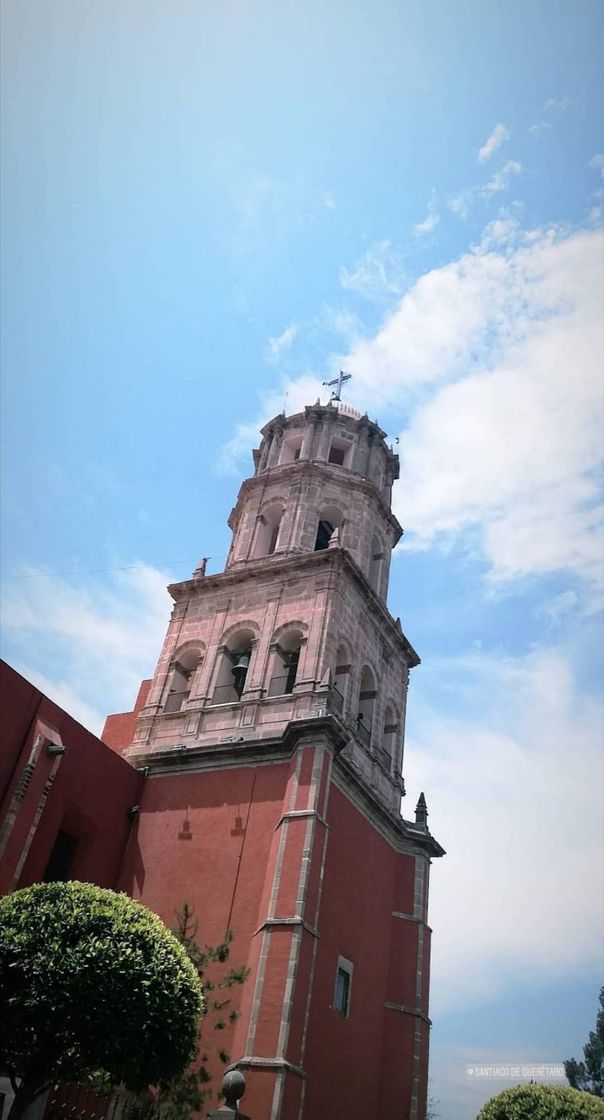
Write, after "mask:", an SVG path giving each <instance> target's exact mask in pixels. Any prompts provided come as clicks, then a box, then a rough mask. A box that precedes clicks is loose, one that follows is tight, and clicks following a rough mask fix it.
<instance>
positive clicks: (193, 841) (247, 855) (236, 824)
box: [119, 764, 288, 1120]
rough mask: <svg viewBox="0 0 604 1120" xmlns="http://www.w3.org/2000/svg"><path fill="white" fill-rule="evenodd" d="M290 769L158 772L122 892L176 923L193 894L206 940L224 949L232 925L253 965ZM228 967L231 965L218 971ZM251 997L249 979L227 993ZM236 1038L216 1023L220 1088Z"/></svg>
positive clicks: (234, 955) (239, 956)
mask: <svg viewBox="0 0 604 1120" xmlns="http://www.w3.org/2000/svg"><path fill="white" fill-rule="evenodd" d="M287 774H288V766H287V764H283V765H279V764H276V765H267V766H258V767H254V768H252V767H241V768H237V769H233V770H222V771H214V772H209V773H207V772H206V773H198V774H195V773H187V774H181V775H174V776H168V775H166V776H163V777H162V776H160V777H149V778H148V779H147V781H146V783H145V787H144V791H143V794H142V797H141V814H140V817H139V818H138V820H137V822H136V826H135V832H134V834H133V837H132V841H131V843H130V845H129V847H128V851H127V853H126V858H125V860H124V865H123V870H122V874H121V876H120V880H119V886H120V889H122V890H125V891H127V892H128V893H129V894H132V895H133V897H134V898H140V899H141V901H142V902H144V903H145V905H146V906H149V907H150V908H151V909H152V910H155V911H156V913H158V914H159V915H160V917H162V918H163V920H164V921H165V922H166V923H167V925H169V926H171V927H173V926H174V925H175V912H176V911H177V910H179V909H181V908H182V905H183V902H184V901H185V900H186V901H187V902H189V903H190V904H192V905H193V906H194V909H195V916H196V918H197V919H198V921H199V931H198V934H197V940H198V942H199V943H200V944H210V945H215V944H217V943H218V942H219V941H220V940H221V939H222V937H223V935H224V933H225V931H226V930H227V929H231V930H232V932H233V944H232V946H231V954H230V963H231V964H233V965H235V966H239V965H246V964H247V961H248V956H249V953H250V944H251V942H252V939H253V935H254V932H255V930H256V927H257V924H258V915H259V912H260V898H261V895H262V891H263V887H264V882H265V876H266V867H267V861H268V858H269V851H270V848H271V842H272V838H273V833H274V830H275V826H276V824H277V822H278V820H279V817H280V814H281V810H282V802H283V796H284V791H285V784H286V780H287ZM222 972H224V966H223V967H222V968H219V969H218V975H220V974H221V973H222ZM210 975H211V973H210ZM250 983H251V981H248V982H247V983H246V985H245V993H246V994H249V986H250ZM242 994H244V989H242V987H241V986H240V985H235V986H234V987H233V988H232V989H231V991H230V992H227V996H230V998H231V1001H232V1002H231V1005H230V1006H229V1008H228V1011H230V1010H231V1009H237V1008H238V1007H239V1005H240V1002H241V997H242ZM232 1043H233V1027H232V1026H231V1025H230V1024H229V1025H228V1026H227V1029H226V1030H224V1031H220V1032H217V1031H209V1030H208V1029H207V1028H206V1033H205V1034H204V1036H203V1048H204V1051H206V1052H207V1053H208V1056H209V1058H210V1061H209V1063H208V1064H209V1068H210V1069H211V1070H213V1072H214V1077H213V1083H212V1087H213V1088H214V1089H216V1088H218V1087H219V1086H220V1080H221V1076H222V1074H221V1072H220V1071H223V1066H222V1065H220V1063H219V1062H218V1061H217V1060H216V1059H215V1053H216V1050H217V1049H218V1048H224V1049H225V1050H226V1051H227V1052H228V1053H229V1054H232ZM254 1120H256V1117H255V1118H254ZM258 1120H260V1118H258Z"/></svg>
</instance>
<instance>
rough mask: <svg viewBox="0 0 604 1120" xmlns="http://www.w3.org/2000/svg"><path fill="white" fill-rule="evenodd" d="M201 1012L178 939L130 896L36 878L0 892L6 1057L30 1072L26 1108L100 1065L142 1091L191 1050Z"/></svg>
mask: <svg viewBox="0 0 604 1120" xmlns="http://www.w3.org/2000/svg"><path fill="white" fill-rule="evenodd" d="M201 1012H202V996H201V986H200V983H199V979H198V976H197V973H196V970H195V968H194V967H193V965H192V964H191V961H190V960H189V959H188V957H187V954H186V952H185V950H184V949H183V947H182V945H180V944H179V943H178V941H177V940H176V938H175V937H174V936H173V934H172V933H170V931H169V930H168V929H167V928H166V926H165V925H164V924H163V922H162V921H161V919H160V918H158V916H157V915H156V914H153V913H152V912H151V911H150V910H148V909H147V908H146V907H145V906H142V905H141V904H140V903H138V902H134V901H133V899H131V898H128V896H127V895H124V894H116V893H115V892H114V891H110V890H103V889H102V888H101V887H95V886H92V885H91V884H89V883H78V882H69V883H37V884H35V885H34V886H32V887H27V888H26V889H25V890H21V891H16V892H15V893H14V894H11V895H8V896H6V897H5V898H3V899H0V1062H1V1063H2V1064H3V1065H4V1066H6V1068H7V1069H8V1070H10V1071H11V1072H12V1074H13V1076H15V1077H18V1078H22V1079H23V1084H22V1086H21V1090H20V1092H19V1094H18V1097H21V1098H23V1100H22V1101H21V1104H22V1105H23V1107H25V1106H26V1104H27V1103H28V1100H31V1099H33V1097H35V1096H36V1094H37V1093H39V1092H40V1091H41V1090H42V1089H43V1088H44V1087H45V1085H47V1084H48V1083H49V1082H51V1081H56V1080H59V1079H61V1080H65V1081H67V1080H69V1081H77V1080H79V1079H81V1078H82V1077H84V1076H87V1075H89V1074H91V1073H92V1072H95V1071H102V1072H104V1073H106V1074H107V1075H108V1076H109V1077H110V1078H111V1080H112V1081H113V1083H115V1084H123V1085H125V1086H126V1087H127V1088H129V1089H133V1090H135V1091H139V1090H141V1089H144V1088H146V1087H147V1086H148V1085H150V1084H154V1085H155V1084H162V1083H165V1082H167V1081H168V1080H169V1079H170V1078H172V1077H174V1076H175V1075H176V1074H178V1073H180V1072H181V1071H182V1070H183V1069H184V1068H186V1066H187V1065H188V1063H189V1062H190V1060H191V1059H192V1057H193V1055H194V1053H195V1047H196V1042H197V1031H198V1023H199V1018H200V1015H201ZM25 1098H28V1100H26V1099H25ZM15 1106H16V1108H15V1113H16V1114H17V1115H18V1113H19V1112H20V1111H21V1108H20V1107H19V1101H18V1100H16V1101H15Z"/></svg>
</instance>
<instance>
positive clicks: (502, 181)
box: [483, 159, 522, 191]
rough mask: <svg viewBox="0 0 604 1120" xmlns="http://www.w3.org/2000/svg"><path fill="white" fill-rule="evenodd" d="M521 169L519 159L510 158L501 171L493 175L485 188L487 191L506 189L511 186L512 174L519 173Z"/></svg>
mask: <svg viewBox="0 0 604 1120" xmlns="http://www.w3.org/2000/svg"><path fill="white" fill-rule="evenodd" d="M521 171H522V164H521V163H519V162H518V160H517V159H509V160H508V161H507V163H504V164H503V167H501V168H500V169H499V171H496V172H495V174H494V175H493V176H491V178H490V179H489V181H488V183H487V184H486V185H485V187H484V188H483V189H484V190H485V191H505V190H507V188H508V186H509V183H510V178H511V176H512V175H519V174H520V172H521Z"/></svg>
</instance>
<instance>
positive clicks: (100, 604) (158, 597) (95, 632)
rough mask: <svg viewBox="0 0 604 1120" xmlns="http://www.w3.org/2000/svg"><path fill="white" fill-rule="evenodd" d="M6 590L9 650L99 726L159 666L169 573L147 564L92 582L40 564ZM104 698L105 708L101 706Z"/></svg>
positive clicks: (59, 698)
mask: <svg viewBox="0 0 604 1120" xmlns="http://www.w3.org/2000/svg"><path fill="white" fill-rule="evenodd" d="M24 575H27V576H28V577H29V578H28V579H24V580H23V581H16V580H15V582H14V584H11V585H10V587H9V590H8V591H7V592H6V593H5V594H4V596H3V628H4V633H5V645H6V656H7V658H8V659H9V660H10V661H11V663H12V664H14V666H15V668H17V669H18V671H19V672H20V673H22V674H23V676H25V677H27V678H28V679H29V680H32V681H33V682H34V683H35V684H37V685H38V687H40V688H41V689H42V690H43V691H44V692H46V693H47V694H48V695H49V696H50V698H51V699H53V700H55V701H56V702H57V703H59V704H60V705H61V706H63V707H65V708H66V709H67V711H69V712H70V714H72V715H74V716H75V718H76V719H79V720H80V721H81V722H82V723H83V724H85V726H86V727H88V728H89V729H90V730H91V731H94V732H95V733H96V734H98V733H99V732H100V730H101V728H102V724H103V722H104V718H105V716H106V715H107V714H109V713H110V712H114V711H128V710H130V709H131V708H132V705H133V703H134V700H135V699H136V694H137V691H138V686H139V684H140V682H141V680H142V679H143V678H145V677H149V676H151V674H152V673H153V672H154V670H155V665H156V662H157V657H158V654H159V651H160V649H161V645H162V642H163V638H164V634H165V630H166V626H167V623H168V618H169V613H170V603H171V600H170V598H169V596H168V593H167V591H166V585H167V583H168V582H169V576H168V574H167V573H165V572H160V571H158V570H157V569H156V568H151V567H149V566H147V565H140V566H136V567H133V568H132V569H131V570H127V571H121V572H116V573H112V574H111V575H110V576H109V578H108V581H107V582H103V583H101V582H100V580H99V578H98V577H96V578H93V579H91V577H88V578H87V584H86V587H82V586H81V585H76V584H75V583H70V582H68V581H67V580H65V579H60V578H58V577H56V576H54V577H53V576H49V577H45V576H44V575H43V573H41V572H39V571H36V570H35V569H27V570H26V572H24ZM99 702H101V703H102V704H103V705H104V710H103V711H100V710H99Z"/></svg>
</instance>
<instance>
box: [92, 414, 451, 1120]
mask: <svg viewBox="0 0 604 1120" xmlns="http://www.w3.org/2000/svg"><path fill="white" fill-rule="evenodd" d="M262 436H263V439H262V443H261V446H260V448H259V449H258V450H257V451H255V452H254V464H255V473H254V475H253V477H251V478H249V479H247V480H246V481H245V482H244V483H243V486H242V487H241V490H240V493H239V497H238V501H237V504H236V506H235V508H234V510H233V511H232V513H231V517H230V521H229V524H230V526H231V528H232V530H233V539H232V544H231V548H230V551H229V555H228V558H227V562H226V566H225V569H224V571H223V572H222V573H220V574H218V575H211V576H206V574H205V565H204V564H203V563H202V565H201V566H200V567H199V568H198V569H197V571H196V572H195V573H194V575H193V577H192V578H191V579H190V580H185V581H183V582H181V583H177V584H174V585H172V586H171V587H170V592H171V594H172V597H173V599H174V609H173V613H172V618H171V621H170V624H169V627H168V631H167V634H166V638H165V641H164V646H163V649H162V651H161V654H160V658H159V662H158V665H157V669H156V672H155V675H154V677H153V680H152V682H151V683H150V685H149V682H145V685H144V686H143V689H144V691H143V692H141V694H140V695H139V701H138V710H137V712H136V713H132V714H129V715H128V714H126V715H125V714H122V715H119V716H112V717H109V719H108V721H107V724H106V727H105V731H104V738H105V740H106V741H107V742H108V743H110V744H111V746H112V747H113V749H114V750H119V749H123V750H124V753H125V756H126V757H127V758H128V759H129V760H130V762H132V763H133V764H135V765H136V766H138V767H147V768H148V777H147V779H146V782H145V788H144V791H143V793H142V795H141V811H140V814H139V816H138V818H137V823H136V839H135V840H134V841H133V842H132V843H131V844H130V845H129V847H128V850H127V852H126V855H125V858H124V860H123V863H122V871H121V876H120V880H119V883H120V886H121V887H122V888H123V889H125V890H127V891H129V892H131V893H132V894H133V895H134V896H135V897H137V898H141V899H142V901H143V902H145V903H146V904H147V905H148V906H150V907H151V908H152V909H154V910H156V911H157V912H158V913H159V914H160V915H162V917H163V918H164V919H165V920H166V921H171V920H172V919H173V914H174V911H175V909H176V908H178V907H179V906H180V905H182V902H183V900H184V899H187V900H188V901H189V902H191V903H193V904H194V906H195V909H196V913H197V915H198V916H199V918H200V919H201V922H202V932H203V938H204V940H207V941H209V942H212V941H216V940H218V939H219V938H220V937H221V936H222V934H223V933H224V931H225V929H227V928H230V929H232V931H233V934H234V941H233V959H234V960H235V961H236V963H247V965H248V966H249V969H250V978H249V980H248V981H247V983H246V984H245V985H244V986H243V988H242V989H241V990H240V992H239V993H238V994H237V997H236V998H237V999H238V1000H240V1011H241V1015H240V1018H239V1019H238V1021H237V1023H236V1024H235V1026H234V1027H231V1028H229V1030H228V1032H227V1035H228V1037H227V1038H226V1039H225V1048H226V1049H227V1050H228V1051H229V1053H230V1054H231V1059H232V1061H233V1063H234V1064H237V1066H238V1067H239V1068H240V1069H242V1070H244V1071H245V1073H246V1079H247V1084H248V1089H247V1092H246V1097H245V1110H246V1112H248V1113H249V1114H250V1115H251V1116H252V1117H253V1118H254V1120H320V1118H321V1117H322V1116H326V1115H332V1114H333V1115H345V1116H349V1117H351V1118H352V1120H365V1118H366V1117H369V1116H374V1115H376V1114H379V1112H380V1110H383V1111H384V1114H387V1115H394V1116H397V1117H399V1118H400V1120H422V1118H423V1117H424V1116H425V1108H426V1090H427V1069H428V1041H429V1019H428V982H429V963H430V929H429V927H428V924H427V899H428V875H429V865H430V859H431V858H432V857H434V856H440V855H442V854H443V850H442V848H441V847H440V846H439V844H438V843H437V842H436V841H435V840H434V838H433V837H432V836H431V835H430V833H429V831H428V828H427V823H426V820H427V813H426V809H425V802H424V800H423V797H422V798H421V799H420V802H419V804H418V807H417V810H416V813H415V819H414V820H413V821H411V822H410V821H405V820H404V819H403V818H402V817H401V814H400V802H401V795H402V794H403V793H404V785H403V779H402V767H403V746H404V722H405V707H406V696H407V685H408V678H409V671H410V669H411V668H413V667H414V666H415V665H417V664H418V663H419V658H418V657H417V654H416V653H415V651H414V649H413V647H412V646H411V645H410V643H409V642H408V640H407V639H406V637H405V636H404V634H403V633H402V630H401V626H400V622H399V620H398V619H396V620H395V619H394V618H392V616H391V615H390V613H389V612H388V609H387V607H386V601H385V600H386V594H387V588H388V572H389V565H390V556H391V551H392V548H393V547H394V545H395V544H396V542H397V541H398V539H399V538H400V535H401V532H402V530H401V528H400V525H399V524H398V522H397V520H396V518H395V517H394V515H393V513H392V510H391V507H390V495H391V488H392V482H393V480H394V479H395V478H396V477H397V476H398V459H397V457H396V456H395V455H394V454H393V453H392V451H390V450H389V449H388V447H387V446H386V444H385V442H384V433H383V432H381V431H380V429H379V428H378V427H377V425H375V424H373V423H371V422H370V421H369V420H368V419H367V417H363V416H360V415H359V414H358V413H355V412H354V411H353V410H352V409H350V408H348V407H346V406H343V405H341V404H340V403H339V402H337V403H333V404H330V405H328V406H325V407H322V406H319V405H317V406H313V407H310V408H306V409H305V411H304V412H303V413H300V414H298V415H296V416H292V417H289V418H286V417H284V416H279V417H276V418H275V420H273V421H272V422H271V423H270V424H268V425H267V426H266V427H265V428H264V429H263V432H262ZM135 716H136V718H135Z"/></svg>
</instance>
